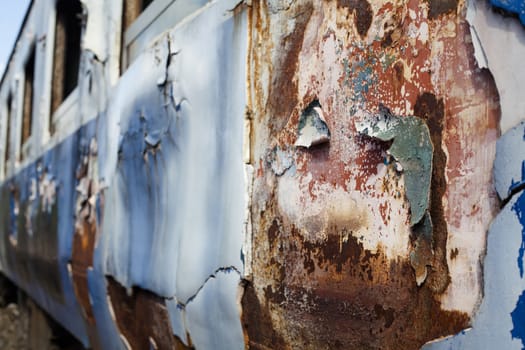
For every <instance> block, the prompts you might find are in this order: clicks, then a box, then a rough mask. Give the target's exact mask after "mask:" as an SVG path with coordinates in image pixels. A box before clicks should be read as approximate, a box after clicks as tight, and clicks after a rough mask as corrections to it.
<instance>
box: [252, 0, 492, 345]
mask: <svg viewBox="0 0 525 350" xmlns="http://www.w3.org/2000/svg"><path fill="white" fill-rule="evenodd" d="M263 6H264V5H260V4H255V2H254V6H253V7H252V9H251V10H250V21H251V22H250V23H251V24H250V25H251V26H252V31H253V33H252V35H253V37H252V40H251V43H250V57H252V60H251V61H250V62H249V64H250V67H251V71H252V72H254V76H253V77H252V78H250V79H253V84H254V86H255V88H254V89H255V91H252V92H251V93H252V94H254V95H253V96H254V97H255V98H254V99H253V100H252V103H253V104H254V105H253V106H250V107H251V110H253V111H254V115H253V117H254V121H256V125H255V126H254V129H253V132H254V134H253V136H254V140H255V141H254V144H253V146H254V153H253V156H254V160H255V163H256V164H259V167H258V169H257V177H256V178H255V179H254V184H253V194H252V203H253V204H252V207H251V218H252V222H253V226H252V231H253V239H252V242H251V244H252V247H254V251H253V253H252V257H253V260H252V261H251V262H248V263H250V264H251V265H252V266H251V271H253V276H251V278H252V279H251V280H250V281H248V282H247V286H246V290H245V295H244V298H243V302H242V303H243V325H244V331H245V336H246V339H247V340H246V341H247V343H248V344H249V345H250V347H253V348H261V349H263V348H264V349H266V348H274V347H276V345H274V344H278V345H277V347H278V348H305V349H330V348H355V349H362V348H366V349H417V348H420V347H421V345H423V344H424V343H426V342H427V341H429V340H432V339H435V338H438V337H442V336H445V335H450V334H454V333H457V332H459V331H461V330H462V329H464V328H465V327H467V326H468V325H469V322H470V315H471V314H470V313H469V312H463V311H448V310H450V309H449V308H447V309H445V307H446V306H442V298H443V296H444V295H445V293H446V291H447V290H448V289H449V288H450V286H451V285H452V284H453V282H454V280H453V279H452V277H451V276H452V275H451V270H450V266H448V265H447V259H446V258H447V255H448V254H450V253H449V251H450V249H451V248H448V249H447V245H448V244H449V242H448V240H449V238H450V237H451V236H453V235H454V234H458V233H457V232H450V230H451V229H450V227H451V225H453V224H454V222H455V221H454V220H456V219H455V218H454V215H456V214H455V213H451V212H450V210H449V208H450V207H451V204H450V201H452V200H457V198H458V196H457V195H456V194H455V193H451V192H450V190H451V187H450V186H451V179H457V178H456V177H454V176H456V175H457V176H458V177H459V176H460V174H459V173H458V174H455V173H454V172H455V171H464V170H465V169H466V165H465V163H464V162H465V159H466V158H467V159H468V157H473V156H474V154H473V153H472V150H471V149H469V150H468V151H467V150H466V148H469V147H471V146H468V147H465V143H464V142H463V143H462V140H463V139H468V140H467V141H466V142H468V145H473V144H478V143H480V144H483V145H487V147H488V148H491V147H493V146H494V144H493V142H494V141H495V140H491V139H490V138H486V136H485V133H487V134H489V135H490V134H491V133H492V132H493V131H494V129H495V128H496V125H497V122H494V115H495V114H494V113H495V110H496V109H497V107H494V108H487V109H486V110H485V111H484V112H480V113H482V114H483V113H485V114H483V115H482V116H479V115H475V116H474V117H473V118H472V119H475V120H476V123H477V124H476V125H474V126H472V127H470V128H469V127H468V126H466V125H465V124H461V121H460V120H459V119H460V116H461V113H464V111H465V110H468V108H469V107H471V106H480V107H481V108H483V107H484V106H486V105H487V100H489V104H492V103H493V104H494V106H497V99H494V101H493V96H494V94H493V93H494V90H493V82H492V81H491V79H489V77H488V76H486V75H484V73H483V72H480V71H479V70H475V69H474V68H473V66H472V65H470V61H469V60H470V58H468V57H467V54H465V52H467V53H468V50H470V48H469V47H470V46H469V45H470V44H468V43H466V40H465V38H466V37H467V34H468V31H467V30H466V29H468V28H467V27H466V26H465V25H464V20H463V19H460V18H458V16H455V13H452V12H453V10H452V9H451V8H450V9H449V8H448V7H446V6H445V9H442V10H439V11H444V12H443V13H449V12H450V14H451V15H447V16H438V17H439V18H435V19H430V20H429V18H428V11H427V9H428V7H427V6H421V3H420V2H418V1H417V0H409V1H407V2H403V3H393V2H388V3H385V4H382V3H381V4H377V3H375V2H370V3H368V2H366V1H365V2H359V1H338V2H313V1H311V2H307V4H306V5H305V4H304V3H302V4H301V5H299V4H297V3H292V4H291V5H290V6H289V7H287V8H286V10H285V11H282V12H280V13H270V11H267V10H266V9H265V8H264V7H263ZM359 6H360V8H361V10H360V11H364V12H366V13H365V14H363V15H362V16H361V19H362V21H361V22H360V23H356V27H357V29H358V30H357V32H356V30H354V29H353V28H351V27H350V28H349V27H348V26H345V25H343V23H344V18H347V19H348V18H350V17H349V16H352V15H353V16H354V17H355V18H356V19H357V20H358V19H359V11H358V9H357V7H359ZM447 6H448V5H447ZM305 7H306V8H310V9H311V10H309V12H308V16H304V9H305ZM449 7H450V6H449ZM367 8H368V9H369V10H370V11H367V10H366V9H367ZM454 9H457V5H456V7H454ZM367 13H368V14H369V15H370V21H368V19H367V16H368V15H367ZM457 13H460V14H461V11H457ZM295 16H297V18H299V20H298V21H297V23H295V26H294V25H291V24H290V21H292V22H293V18H295ZM290 19H292V20H290ZM462 23H463V24H462ZM445 27H446V28H448V29H447V31H446V32H445V31H444V30H442V29H445ZM290 28H293V30H292V32H290ZM365 28H366V30H365ZM281 33H285V34H281ZM364 36H366V37H367V38H368V40H370V42H367V43H366V44H363V40H362V39H363V37H364ZM371 38H374V39H371ZM292 40H297V41H298V42H297V43H295V44H292V43H291V42H290V41H292ZM305 43H307V44H305ZM274 48H279V50H280V51H278V50H274ZM436 57H437V58H436ZM285 59H286V60H287V61H288V62H293V64H292V65H290V67H291V68H290V70H287V71H286V74H285V75H286V77H287V79H288V80H289V81H293V83H290V82H288V83H283V84H281V85H282V86H286V87H291V89H290V90H289V91H287V93H286V94H281V93H280V92H281V91H280V90H278V89H276V88H275V86H276V85H275V84H276V81H279V79H277V78H276V77H283V79H284V75H283V74H281V75H279V74H276V73H282V72H284V71H283V70H282V69H281V70H279V69H277V70H276V69H274V68H273V65H274V64H275V65H276V66H278V67H279V66H280V65H282V62H284V60H285ZM436 62H438V63H440V64H441V66H436ZM464 62H467V63H468V64H465V65H464V66H461V69H460V71H459V72H455V71H454V70H452V68H454V69H456V67H460V65H461V64H463V63H464ZM458 70H459V68H458ZM265 71H271V72H272V74H273V75H272V77H271V78H270V79H267V78H266V76H265V75H264V74H262V72H265ZM469 76H471V77H472V78H469ZM276 79H277V80H276ZM265 84H268V85H269V86H271V89H270V92H269V96H268V97H267V98H265V94H258V93H257V92H258V91H259V92H260V91H264V86H265ZM483 88H485V91H482V90H483ZM258 89H260V90H258ZM276 93H280V95H279V96H272V95H274V94H276ZM313 99H316V100H318V101H319V103H320V105H322V106H323V112H324V117H325V119H326V124H327V126H328V127H329V129H330V133H331V137H330V143H329V144H325V145H323V147H319V148H312V149H304V148H295V149H294V147H293V144H294V142H295V141H296V130H297V125H298V123H299V116H300V113H301V111H302V110H303V109H304V108H305V107H306V106H307V105H308V104H309V103H310V102H311V101H312V100H313ZM275 101H279V103H275ZM380 104H383V105H385V106H387V107H388V108H389V109H391V110H392V111H393V112H394V113H395V114H396V115H416V116H418V117H420V118H423V119H424V120H426V121H427V123H428V126H429V129H430V132H431V137H432V142H433V144H434V160H433V168H434V169H433V173H432V183H431V191H430V192H431V193H430V208H429V213H430V216H431V218H432V221H433V225H434V241H433V242H432V245H427V246H425V247H422V248H421V251H424V252H426V255H428V256H425V257H424V258H425V259H423V260H424V261H423V263H424V264H426V263H427V260H429V261H430V262H431V269H429V275H428V277H427V280H426V282H425V283H424V284H423V285H422V286H420V287H418V286H417V285H416V279H415V274H414V270H413V269H412V266H411V262H410V257H409V253H410V247H411V245H412V244H416V243H417V242H415V241H413V240H414V239H415V238H413V240H411V238H410V227H409V220H408V216H409V205H408V204H407V203H406V200H405V198H404V196H405V194H404V181H403V178H404V177H403V174H402V171H399V170H396V167H395V164H393V163H392V162H391V160H390V158H389V156H388V154H387V152H386V151H387V150H388V148H389V147H390V144H389V143H385V142H379V141H376V140H371V139H368V138H364V137H362V136H360V135H358V134H357V133H356V130H355V127H354V118H356V116H357V113H358V112H359V110H369V111H372V110H377V108H378V106H379V105H380ZM489 107H490V106H489ZM276 126H278V127H276ZM453 128H456V129H454V130H453ZM471 128H474V129H475V130H477V132H476V133H475V134H472V135H471ZM276 147H278V148H279V149H286V150H289V152H290V157H292V158H293V164H294V165H295V168H294V171H293V172H287V173H284V174H281V175H280V176H277V175H276V174H275V173H274V172H273V171H271V169H270V167H269V165H268V164H267V162H266V161H265V160H266V159H267V157H268V154H269V152H271V150H272V149H275V148H276ZM257 159H259V160H258V161H257ZM462 161H463V162H462ZM484 169H487V171H490V168H489V167H488V166H485V167H484ZM451 175H452V176H451ZM479 178H480V175H479V174H478V173H476V174H475V175H473V176H472V178H470V179H469V180H470V181H472V183H476V182H475V181H482V180H478V179H479ZM462 180H463V179H462ZM447 181H448V182H447ZM479 184H480V186H489V183H485V182H479ZM293 191H298V192H299V194H298V195H297V196H296V197H295V198H294V199H293V200H290V201H287V199H288V198H289V197H291V196H292V195H293ZM331 193H343V194H344V195H343V196H342V197H330V196H329V195H327V194H331ZM283 197H286V198H283ZM333 198H338V199H333ZM332 201H333V202H332ZM447 201H448V202H447ZM334 202H335V203H334ZM347 202H352V204H351V205H349V204H348V203H347ZM290 203H291V204H290ZM387 203H388V205H387ZM445 203H448V206H447V207H445ZM491 203H492V202H491ZM491 203H489V206H490V205H492V204H491ZM290 206H291V207H292V208H290ZM345 206H347V207H349V208H352V209H351V210H349V211H342V213H343V214H341V215H331V212H330V210H328V209H329V208H332V207H335V208H336V209H340V208H341V207H345ZM312 207H318V208H320V209H319V211H318V212H311V208H312ZM359 210H363V212H364V213H365V214H363V215H361V214H359V215H355V212H357V211H359ZM312 213H313V214H312ZM484 213H486V212H485V211H484V210H482V209H480V210H477V211H472V214H471V216H475V218H473V219H472V220H478V221H483V220H485V219H486V218H485V216H484ZM308 215H311V216H312V217H314V219H310V217H307V216H308ZM353 215H355V217H354V216H353ZM321 220H324V221H323V223H322V224H319V221H321ZM349 221H351V224H349ZM457 227H459V225H458V226H457ZM480 231H481V230H480ZM406 232H408V233H406ZM405 233H406V236H403V235H404V234H405ZM482 236H483V233H482V232H479V237H480V238H479V239H483V238H482ZM371 242H372V243H371ZM373 244H376V245H375V246H373ZM396 244H398V245H399V246H397V247H396V248H395V249H397V250H395V249H394V248H393V246H395V245H396ZM453 246H454V247H456V244H454V245H453ZM393 250H395V253H392V251H393ZM461 251H463V250H462V249H461V247H460V248H459V249H457V252H458V254H457V256H456V257H455V259H465V257H462V256H461V254H460V253H459V252H461ZM476 266H477V265H476ZM474 273H475V272H474ZM452 310H455V309H452ZM461 310H463V309H461ZM259 319H261V320H263V321H261V325H260V326H254V325H253V324H252V323H254V324H257V320H259Z"/></svg>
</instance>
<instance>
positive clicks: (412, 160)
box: [356, 107, 434, 226]
mask: <svg viewBox="0 0 525 350" xmlns="http://www.w3.org/2000/svg"><path fill="white" fill-rule="evenodd" d="M356 127H357V130H358V131H359V132H360V133H362V134H365V135H368V136H370V137H374V138H377V139H379V140H382V141H391V140H393V143H392V146H391V147H390V149H389V153H390V154H391V155H392V156H393V157H394V158H395V160H396V161H397V162H398V163H399V164H400V165H401V167H402V171H403V173H404V175H405V190H406V197H407V199H408V201H409V203H410V211H411V218H410V226H414V225H415V224H417V223H418V222H419V221H421V219H422V218H423V216H424V215H425V212H426V210H427V208H428V202H429V193H430V181H431V177H432V157H433V152H434V147H433V146H432V142H431V138H430V131H429V129H428V126H427V125H426V123H425V121H424V120H423V119H421V118H418V117H414V116H405V117H400V116H394V115H392V114H391V113H390V111H389V110H388V109H386V108H385V107H380V111H379V113H378V114H376V115H375V116H373V117H371V118H369V119H368V120H365V121H363V122H361V123H356Z"/></svg>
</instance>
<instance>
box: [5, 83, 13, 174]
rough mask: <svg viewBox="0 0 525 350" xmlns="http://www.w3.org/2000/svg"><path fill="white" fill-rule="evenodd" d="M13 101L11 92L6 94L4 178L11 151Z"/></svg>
mask: <svg viewBox="0 0 525 350" xmlns="http://www.w3.org/2000/svg"><path fill="white" fill-rule="evenodd" d="M12 102H13V97H12V95H11V93H9V95H8V96H7V102H6V107H7V113H6V118H5V126H6V133H5V155H4V178H5V177H6V176H7V172H8V169H9V158H10V153H11V144H10V143H11V142H10V141H11V105H12Z"/></svg>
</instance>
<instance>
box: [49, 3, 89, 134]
mask: <svg viewBox="0 0 525 350" xmlns="http://www.w3.org/2000/svg"><path fill="white" fill-rule="evenodd" d="M81 33H82V5H81V4H80V1H78V0H58V1H57V5H56V25H55V49H54V57H53V85H52V89H51V116H52V115H53V113H54V112H55V111H56V110H57V108H58V107H59V106H60V104H61V103H62V102H63V101H64V100H65V99H66V98H67V97H68V96H69V94H71V92H73V90H74V89H75V88H76V87H77V84H78V69H79V66H80V51H81V50H80V37H81ZM53 129H54V127H53V123H52V122H51V123H50V132H51V134H52V133H53V131H54V130H53Z"/></svg>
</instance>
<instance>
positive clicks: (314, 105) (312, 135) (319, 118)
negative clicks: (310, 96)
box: [295, 100, 330, 148]
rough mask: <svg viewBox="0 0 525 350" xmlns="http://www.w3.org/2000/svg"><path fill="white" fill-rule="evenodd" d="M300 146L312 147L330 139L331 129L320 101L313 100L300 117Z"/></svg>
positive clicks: (297, 143) (297, 142) (298, 143)
mask: <svg viewBox="0 0 525 350" xmlns="http://www.w3.org/2000/svg"><path fill="white" fill-rule="evenodd" d="M298 134H299V137H298V138H297V141H296V142H295V145H296V146H298V147H306V148H310V147H312V146H316V145H320V144H323V143H327V142H329V141H330V130H329V129H328V125H326V121H325V119H324V115H323V110H322V109H321V105H320V104H319V101H317V100H314V101H312V102H311V103H310V104H309V105H308V107H306V109H305V110H304V111H303V113H302V114H301V117H300V118H299V127H298Z"/></svg>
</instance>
